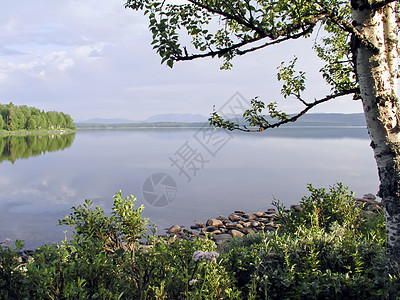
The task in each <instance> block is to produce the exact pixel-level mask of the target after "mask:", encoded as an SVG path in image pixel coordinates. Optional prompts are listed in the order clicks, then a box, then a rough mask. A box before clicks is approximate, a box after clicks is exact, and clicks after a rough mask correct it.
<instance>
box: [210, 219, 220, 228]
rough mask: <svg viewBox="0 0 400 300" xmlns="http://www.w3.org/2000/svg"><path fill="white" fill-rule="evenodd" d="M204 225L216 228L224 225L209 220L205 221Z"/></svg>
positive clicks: (217, 221) (214, 220) (216, 220)
mask: <svg viewBox="0 0 400 300" xmlns="http://www.w3.org/2000/svg"><path fill="white" fill-rule="evenodd" d="M206 225H207V226H214V227H218V226H222V225H224V224H223V223H222V221H221V220H218V219H209V220H207V223H206Z"/></svg>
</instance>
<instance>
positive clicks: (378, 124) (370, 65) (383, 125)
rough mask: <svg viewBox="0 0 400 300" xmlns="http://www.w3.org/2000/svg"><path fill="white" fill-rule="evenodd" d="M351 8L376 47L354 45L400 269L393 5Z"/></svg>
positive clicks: (391, 249) (391, 250)
mask: <svg viewBox="0 0 400 300" xmlns="http://www.w3.org/2000/svg"><path fill="white" fill-rule="evenodd" d="M365 3H366V2H364V1H360V0H358V2H357V4H358V6H357V5H356V6H354V2H353V3H352V4H353V20H354V21H355V25H356V28H357V29H358V30H359V32H360V33H361V34H362V35H363V36H364V38H365V40H368V41H369V42H371V43H372V44H373V45H374V48H375V49H373V48H372V47H368V46H367V43H366V42H365V41H362V40H359V39H358V40H357V41H356V45H355V47H353V54H354V56H355V63H356V74H357V79H358V82H359V85H360V90H361V98H362V102H363V108H364V114H365V118H366V121H367V126H368V130H369V134H370V137H371V147H372V148H373V150H374V155H375V159H376V162H377V166H378V172H379V178H380V182H381V185H380V191H379V196H380V197H381V198H382V202H383V205H384V211H385V222H386V232H387V254H388V259H389V263H390V264H391V265H390V266H389V267H391V268H395V267H396V265H400V123H399V117H400V115H399V113H400V106H399V102H398V98H397V92H398V91H397V89H398V39H397V22H396V14H395V5H396V4H395V2H394V3H390V4H387V5H386V6H385V7H383V8H381V9H378V10H376V11H373V10H372V9H371V8H370V7H369V5H368V4H367V5H365Z"/></svg>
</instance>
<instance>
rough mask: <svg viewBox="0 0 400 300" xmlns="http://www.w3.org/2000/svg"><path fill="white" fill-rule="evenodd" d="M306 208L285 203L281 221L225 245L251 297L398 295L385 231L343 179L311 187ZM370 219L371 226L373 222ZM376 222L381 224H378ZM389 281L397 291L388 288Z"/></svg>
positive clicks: (228, 262)
mask: <svg viewBox="0 0 400 300" xmlns="http://www.w3.org/2000/svg"><path fill="white" fill-rule="evenodd" d="M309 190H310V192H311V195H310V196H309V197H304V198H303V199H302V202H301V204H300V207H301V210H294V209H292V210H289V211H288V210H284V208H283V207H281V206H278V207H279V218H280V222H281V226H280V228H279V230H278V231H277V232H274V233H270V234H267V235H264V236H263V235H254V236H247V237H245V238H243V239H236V240H234V241H232V242H228V243H227V244H226V245H225V246H224V252H225V253H226V255H227V258H226V260H225V262H226V264H225V267H226V269H227V270H228V271H229V272H230V273H231V274H234V276H235V278H236V279H237V287H238V288H239V289H240V290H241V291H242V293H243V294H245V295H249V296H248V299H261V298H268V299H356V298H360V299H386V297H387V296H388V294H389V293H391V294H392V295H393V294H395V295H397V296H398V294H397V291H396V289H397V288H398V287H399V282H398V279H397V278H398V277H396V276H398V274H395V275H396V276H393V277H388V276H387V274H386V269H385V263H386V260H385V248H384V246H383V245H384V243H385V236H384V227H383V226H382V224H383V219H382V218H381V217H380V216H379V215H376V219H377V220H379V225H380V227H379V230H380V231H382V233H381V235H380V236H378V235H376V234H366V232H371V230H372V231H375V230H376V229H374V228H372V227H369V225H371V223H369V222H367V221H366V220H365V219H364V217H363V215H362V214H361V210H360V209H359V208H358V207H356V206H355V204H354V201H352V195H351V193H349V192H348V190H347V189H346V188H344V187H343V186H342V185H341V184H338V185H337V186H335V187H333V188H331V189H330V191H329V192H326V190H325V189H314V188H313V187H312V186H309ZM368 224H369V225H368ZM374 225H377V223H375V224H374ZM386 282H392V284H391V285H390V286H391V288H392V289H393V290H391V291H388V290H387V287H386V285H385V283H386Z"/></svg>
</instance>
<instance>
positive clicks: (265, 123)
mask: <svg viewBox="0 0 400 300" xmlns="http://www.w3.org/2000/svg"><path fill="white" fill-rule="evenodd" d="M359 92H360V89H359V88H354V89H350V90H346V91H343V92H340V93H335V94H331V95H328V96H325V97H324V98H322V99H319V100H314V102H305V101H304V100H302V102H303V104H304V105H305V106H306V107H305V108H304V109H303V110H302V111H300V112H299V113H297V114H296V115H294V116H292V117H290V118H288V119H285V120H282V121H279V122H276V123H272V124H270V123H269V122H268V121H267V120H265V119H264V118H263V122H262V123H260V125H259V127H258V129H249V128H248V127H247V126H243V127H240V125H238V124H236V126H235V127H232V128H231V129H230V130H240V131H244V132H260V131H264V130H266V129H270V128H277V127H280V126H282V125H284V124H287V123H291V122H295V121H297V120H298V119H299V118H300V117H302V116H303V115H305V114H306V113H307V112H308V111H309V110H310V109H312V108H313V107H315V106H317V105H319V104H322V103H325V102H327V101H330V100H333V99H335V98H338V97H342V96H346V95H351V94H357V93H359Z"/></svg>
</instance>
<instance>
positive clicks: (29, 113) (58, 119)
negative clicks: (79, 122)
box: [0, 102, 75, 131]
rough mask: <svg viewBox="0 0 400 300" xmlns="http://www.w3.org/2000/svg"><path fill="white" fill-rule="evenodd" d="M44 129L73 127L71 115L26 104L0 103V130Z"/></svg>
mask: <svg viewBox="0 0 400 300" xmlns="http://www.w3.org/2000/svg"><path fill="white" fill-rule="evenodd" d="M45 129H49V130H54V129H75V124H74V121H73V120H72V118H71V116H70V115H68V114H65V113H63V112H56V111H48V112H45V111H43V110H40V109H38V108H35V107H28V106H26V105H21V106H17V105H14V104H13V103H12V102H10V103H9V104H0V130H7V131H15V130H45Z"/></svg>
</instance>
